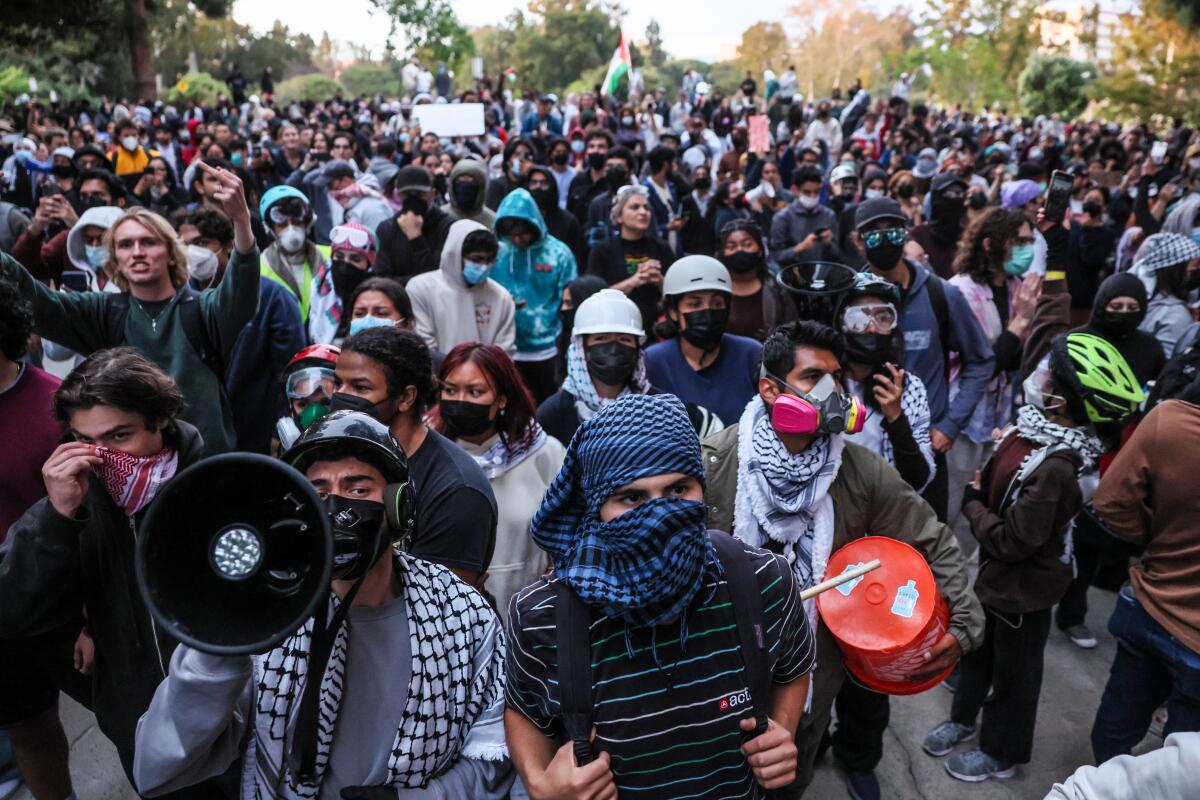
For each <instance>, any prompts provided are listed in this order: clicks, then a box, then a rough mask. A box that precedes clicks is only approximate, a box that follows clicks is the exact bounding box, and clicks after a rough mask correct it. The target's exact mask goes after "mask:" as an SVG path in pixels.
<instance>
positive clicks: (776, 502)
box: [733, 396, 845, 631]
mask: <svg viewBox="0 0 1200 800" xmlns="http://www.w3.org/2000/svg"><path fill="white" fill-rule="evenodd" d="M844 447H845V444H844V442H843V440H842V437H841V436H823V437H821V438H818V439H815V440H813V443H812V444H811V445H810V446H809V447H808V449H807V450H805V451H804V452H802V453H797V454H795V455H793V454H791V453H789V452H788V451H787V449H786V448H785V447H784V446H783V442H781V441H779V437H778V436H776V435H775V429H774V428H773V427H772V426H771V419H770V415H769V414H768V413H767V406H766V403H764V402H763V401H762V400H761V399H760V398H759V397H757V396H755V397H753V398H751V400H750V402H749V403H747V404H746V410H745V411H743V412H742V418H741V420H740V421H739V423H738V477H737V496H736V498H735V499H734V506H733V533H734V535H735V536H737V538H739V539H741V540H742V541H744V542H746V543H747V544H750V545H753V546H755V547H764V546H766V544H767V542H768V541H773V542H777V543H779V544H781V545H783V555H784V557H785V558H786V559H787V560H788V563H790V564H791V565H792V571H793V573H794V574H795V576H796V582H797V584H798V585H799V587H800V588H801V589H806V588H808V587H809V586H811V585H813V584H814V583H817V582H818V581H820V580H821V579H822V578H823V577H824V575H825V566H826V564H828V563H829V554H830V551H831V550H832V548H833V526H834V508H833V498H832V497H830V496H829V487H830V486H832V485H833V481H834V479H836V478H837V475H838V471H839V470H840V469H841V466H842V450H843V448H844ZM816 609H817V606H816V601H815V600H809V601H808V602H807V603H805V605H804V610H805V613H806V614H807V616H808V621H809V624H810V625H811V626H812V629H813V630H814V631H815V630H816V629H817V628H816V617H817V610H816Z"/></svg>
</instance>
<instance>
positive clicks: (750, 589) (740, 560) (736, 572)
mask: <svg viewBox="0 0 1200 800" xmlns="http://www.w3.org/2000/svg"><path fill="white" fill-rule="evenodd" d="M708 537H709V539H710V540H711V541H712V543H713V547H714V549H716V551H717V558H718V559H719V560H720V562H721V567H722V568H723V569H724V570H725V583H726V585H727V586H728V587H729V600H730V602H731V603H732V604H733V614H734V618H735V619H736V620H737V629H738V640H739V644H740V645H741V651H742V663H743V668H744V669H745V673H746V685H747V687H748V688H749V689H750V703H751V705H752V706H753V708H754V732H753V733H751V734H749V735H747V736H746V738H748V739H749V738H753V737H755V736H759V735H760V734H763V733H765V732H766V730H767V698H768V697H769V695H770V691H771V675H770V671H769V670H768V667H767V645H766V639H765V637H764V635H763V631H764V630H765V625H764V624H763V606H762V594H761V593H759V590H758V580H757V579H756V578H755V576H754V570H753V568H752V567H751V565H750V559H749V557H748V556H747V555H746V550H745V548H744V546H743V545H742V542H741V541H739V540H737V539H735V538H733V537H732V536H730V535H729V534H727V533H722V532H720V531H709V532H708Z"/></svg>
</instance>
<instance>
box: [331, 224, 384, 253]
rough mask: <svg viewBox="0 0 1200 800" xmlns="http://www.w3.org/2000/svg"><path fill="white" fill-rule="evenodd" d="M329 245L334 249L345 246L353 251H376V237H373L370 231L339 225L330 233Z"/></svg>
mask: <svg viewBox="0 0 1200 800" xmlns="http://www.w3.org/2000/svg"><path fill="white" fill-rule="evenodd" d="M329 244H330V245H332V246H333V247H338V246H344V247H349V248H351V249H353V250H374V249H375V237H374V236H373V235H371V232H370V231H366V230H361V229H359V228H348V227H346V226H344V225H339V226H338V227H336V228H334V229H333V230H332V231H330V232H329Z"/></svg>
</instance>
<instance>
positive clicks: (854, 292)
mask: <svg viewBox="0 0 1200 800" xmlns="http://www.w3.org/2000/svg"><path fill="white" fill-rule="evenodd" d="M860 297H878V298H881V299H882V300H884V301H885V302H888V303H891V304H892V305H894V306H897V307H899V305H900V287H899V286H897V285H896V284H894V283H892V282H891V281H889V280H887V279H886V278H881V277H879V276H878V275H876V274H875V273H874V272H869V271H866V270H864V271H863V272H860V273H858V274H857V275H855V276H854V284H853V285H852V286H851V287H850V288H848V289H846V293H845V294H844V295H842V307H843V308H845V306H846V304H847V303H849V302H850V301H851V300H857V299H858V298H860Z"/></svg>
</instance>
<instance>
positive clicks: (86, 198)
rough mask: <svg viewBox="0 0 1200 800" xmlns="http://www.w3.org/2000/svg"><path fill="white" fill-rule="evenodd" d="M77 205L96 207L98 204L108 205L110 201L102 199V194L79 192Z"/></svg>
mask: <svg viewBox="0 0 1200 800" xmlns="http://www.w3.org/2000/svg"><path fill="white" fill-rule="evenodd" d="M79 205H80V206H82V207H83V208H85V209H87V208H97V207H99V206H110V205H112V203H110V202H108V201H107V200H105V199H104V196H103V195H99V194H81V195H79Z"/></svg>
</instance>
